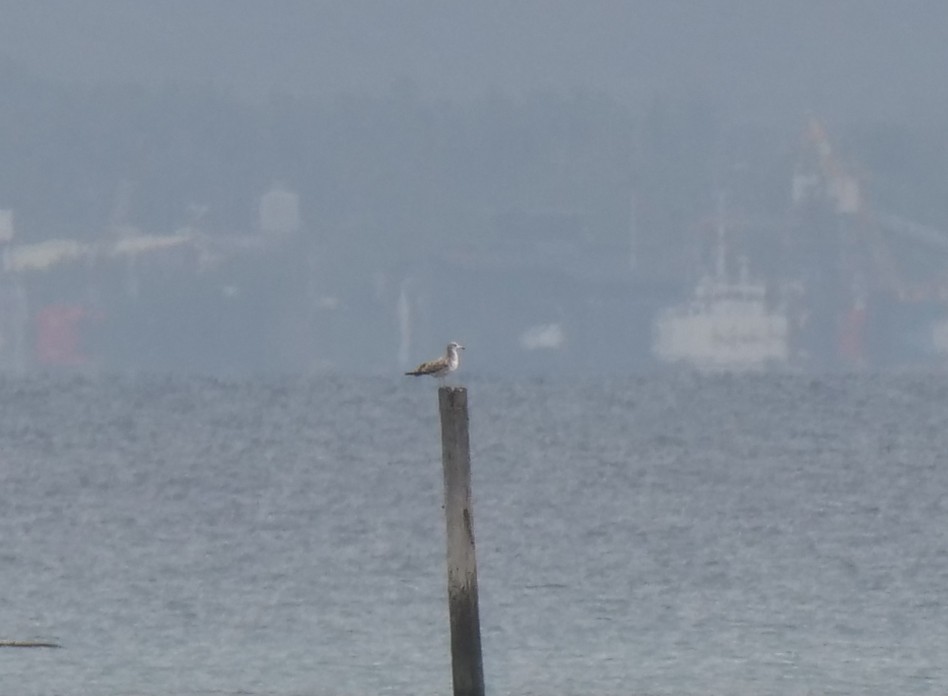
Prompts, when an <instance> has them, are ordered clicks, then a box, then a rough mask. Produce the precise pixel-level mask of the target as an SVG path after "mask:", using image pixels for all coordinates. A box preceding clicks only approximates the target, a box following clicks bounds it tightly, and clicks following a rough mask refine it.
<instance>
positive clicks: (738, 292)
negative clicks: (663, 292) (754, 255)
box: [652, 226, 790, 371]
mask: <svg viewBox="0 0 948 696" xmlns="http://www.w3.org/2000/svg"><path fill="white" fill-rule="evenodd" d="M726 266H727V263H726V249H725V245H724V229H723V226H721V227H720V228H719V230H718V248H717V261H716V264H715V272H714V274H713V275H706V276H705V277H704V278H702V279H701V281H699V283H698V286H697V288H696V289H695V292H694V296H693V297H692V299H691V300H690V301H688V302H687V303H685V304H684V305H679V306H675V307H670V308H668V309H665V310H663V311H662V312H660V313H659V314H658V316H657V317H656V319H655V323H654V333H653V344H652V351H653V353H654V355H655V356H656V357H657V358H658V359H659V360H661V361H663V362H667V363H680V364H685V365H691V366H693V367H695V368H697V369H699V370H707V371H731V370H734V371H753V370H764V369H767V368H770V367H775V366H780V365H785V364H786V363H787V362H788V360H789V358H790V336H789V334H790V332H789V321H788V319H787V314H786V311H784V309H783V308H781V307H773V306H771V304H770V303H768V297H767V287H766V285H765V284H764V283H763V282H758V281H754V280H752V279H751V278H750V274H749V272H748V268H747V260H746V258H745V259H742V261H741V264H740V271H739V273H738V278H737V280H736V281H734V280H731V278H730V277H729V275H728V272H727V267H726Z"/></svg>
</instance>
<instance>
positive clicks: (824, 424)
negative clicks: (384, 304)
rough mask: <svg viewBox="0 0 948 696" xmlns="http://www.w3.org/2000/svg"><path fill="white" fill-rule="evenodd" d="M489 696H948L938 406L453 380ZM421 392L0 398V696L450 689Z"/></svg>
mask: <svg viewBox="0 0 948 696" xmlns="http://www.w3.org/2000/svg"><path fill="white" fill-rule="evenodd" d="M468 387H469V392H470V393H469V401H470V404H471V439H472V448H473V460H474V462H473V464H474V496H475V510H474V517H475V529H476V533H477V541H478V564H479V575H480V589H481V602H480V604H481V627H482V632H483V644H484V662H485V675H486V681H487V688H488V692H489V693H491V694H544V695H554V696H555V695H556V694H562V695H564V696H565V695H571V694H590V695H600V694H604V695H623V696H624V695H632V694H645V695H660V694H669V695H671V694H675V695H679V694H680V695H688V696H690V695H698V694H702V695H703V694H792V695H801V694H854V695H855V694H880V695H881V694H895V693H898V694H930V693H931V694H936V693H944V691H945V689H946V688H948V667H946V666H945V665H946V664H948V660H946V657H948V461H946V459H948V457H946V453H948V429H946V427H945V414H946V408H945V406H944V404H945V402H946V398H948V380H946V379H945V378H925V377H920V376H910V377H905V376H902V377H884V378H883V377H871V376H859V377H835V378H825V379H814V378H810V377H802V376H780V377H759V376H758V377H726V376H724V377H714V378H697V377H694V376H663V377H654V378H648V379H644V378H643V379H629V380H623V381H615V382H605V381H603V382H570V383H551V382H526V381H525V382H520V383H514V384H507V383H501V382H492V381H473V382H470V383H469V384H468ZM440 467H441V464H440V439H439V433H438V422H437V397H436V391H435V388H434V384H433V383H428V384H420V383H417V382H412V383H403V382H400V381H387V380H379V379H355V380H343V379H320V380H311V381H306V382H301V383H292V382H285V383H280V382H270V383H267V382H246V383H234V382H221V381H214V380H186V379H184V378H178V379H160V378H150V379H148V378H141V379H128V378H122V379H119V378H105V377H103V378H83V379H79V378H75V379H73V378H30V379H22V380H10V379H7V380H5V381H2V382H0V539H2V544H0V586H2V588H3V590H2V592H0V639H21V640H22V639H43V640H53V641H56V642H59V643H61V644H62V646H63V648H62V649H60V650H44V649H36V650H23V649H9V648H8V649H0V693H2V694H26V695H29V694H37V695H43V696H49V695H53V694H69V695H73V694H74V695H77V696H85V695H99V694H108V695H112V694H116V695H117V694H148V695H156V696H157V695H161V696H171V695H173V694H174V695H177V694H279V695H281V696H283V695H288V694H294V695H295V694H314V695H321V694H346V695H356V696H363V695H364V696H368V695H369V694H411V695H418V694H421V695H424V694H444V693H449V690H450V683H451V682H450V666H449V649H448V637H447V609H446V599H445V589H444V529H443V525H444V522H443V517H442V511H441V486H442V479H441V468H440Z"/></svg>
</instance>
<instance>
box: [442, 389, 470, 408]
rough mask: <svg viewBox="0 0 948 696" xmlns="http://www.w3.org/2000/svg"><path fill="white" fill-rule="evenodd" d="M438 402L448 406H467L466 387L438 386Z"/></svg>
mask: <svg viewBox="0 0 948 696" xmlns="http://www.w3.org/2000/svg"><path fill="white" fill-rule="evenodd" d="M438 402H439V403H441V404H442V405H443V406H447V407H448V408H465V409H466V408H467V387H438Z"/></svg>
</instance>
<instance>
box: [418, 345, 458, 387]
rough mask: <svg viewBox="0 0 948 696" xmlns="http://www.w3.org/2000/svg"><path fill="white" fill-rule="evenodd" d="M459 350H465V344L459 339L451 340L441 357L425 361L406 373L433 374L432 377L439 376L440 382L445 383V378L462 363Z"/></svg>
mask: <svg viewBox="0 0 948 696" xmlns="http://www.w3.org/2000/svg"><path fill="white" fill-rule="evenodd" d="M459 350H464V346H462V345H461V344H460V343H458V342H457V341H451V342H450V343H449V344H448V348H447V350H446V351H445V354H444V355H442V356H441V357H440V358H435V359H434V360H429V361H427V362H423V363H421V365H419V366H418V367H416V368H415V369H414V370H412V371H411V372H406V373H405V374H406V375H410V376H412V377H420V376H421V375H431V376H432V377H437V378H438V383H439V384H442V385H443V384H444V378H445V377H447V376H448V375H449V374H450V373H452V372H454V371H455V370H456V369H458V366H459V365H460V364H461V356H460V354H459V353H458V351H459Z"/></svg>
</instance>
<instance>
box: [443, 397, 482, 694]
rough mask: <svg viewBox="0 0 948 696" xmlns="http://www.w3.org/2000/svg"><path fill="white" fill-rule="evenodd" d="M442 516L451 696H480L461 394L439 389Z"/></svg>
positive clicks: (478, 626) (468, 457)
mask: <svg viewBox="0 0 948 696" xmlns="http://www.w3.org/2000/svg"><path fill="white" fill-rule="evenodd" d="M438 407H439V410H440V413H441V451H442V464H443V466H444V515H445V521H446V522H447V531H448V536H447V540H448V611H449V614H450V617H451V674H452V678H453V681H454V696H484V666H483V662H482V659H481V622H480V615H479V612H478V604H477V560H476V558H475V554H474V523H473V513H472V507H471V450H470V439H469V434H468V415H467V389H465V388H464V387H440V388H439V389H438Z"/></svg>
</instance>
